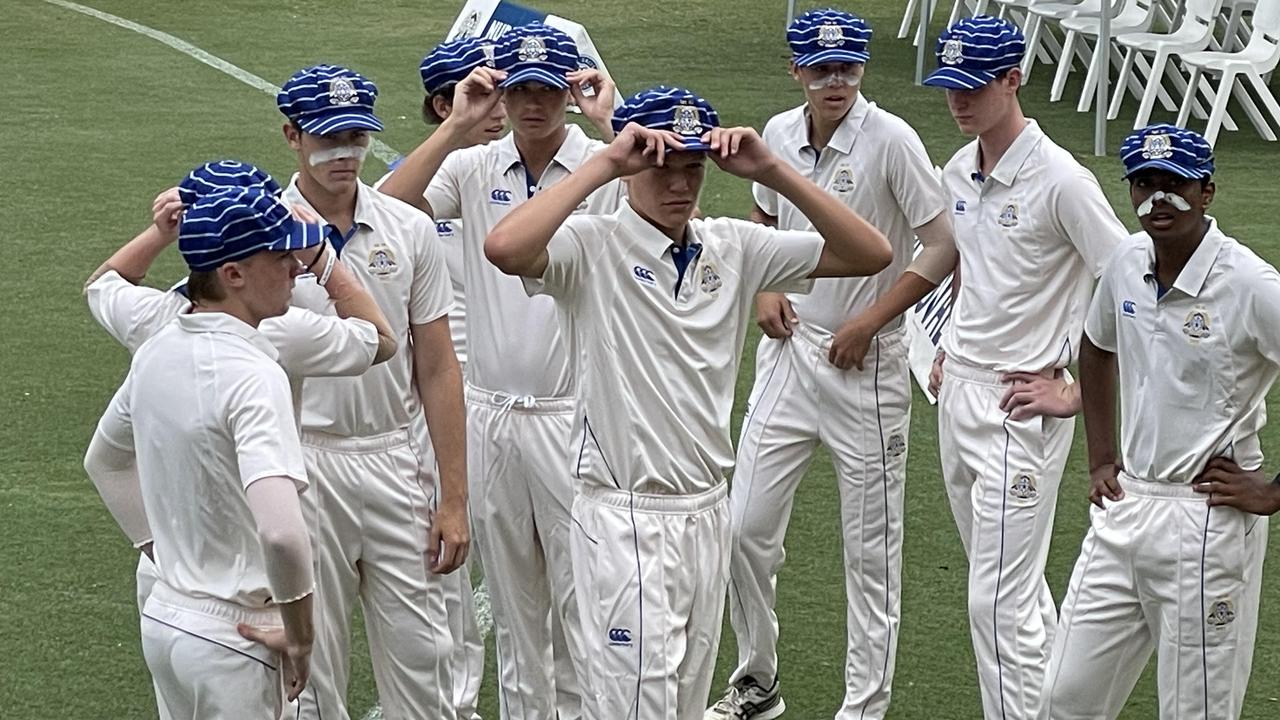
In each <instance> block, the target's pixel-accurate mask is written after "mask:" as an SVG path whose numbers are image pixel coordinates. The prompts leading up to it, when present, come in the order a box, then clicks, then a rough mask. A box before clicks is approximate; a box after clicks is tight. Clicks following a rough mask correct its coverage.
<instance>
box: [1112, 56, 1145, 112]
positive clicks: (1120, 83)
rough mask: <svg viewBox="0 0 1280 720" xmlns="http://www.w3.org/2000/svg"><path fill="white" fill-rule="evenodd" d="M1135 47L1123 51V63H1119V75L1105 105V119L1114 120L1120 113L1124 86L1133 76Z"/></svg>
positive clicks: (1124, 93)
mask: <svg viewBox="0 0 1280 720" xmlns="http://www.w3.org/2000/svg"><path fill="white" fill-rule="evenodd" d="M1137 52H1138V49H1137V48H1128V49H1127V50H1126V51H1125V53H1124V63H1123V64H1121V65H1120V77H1118V78H1116V86H1115V88H1114V89H1112V91H1111V102H1110V103H1109V104H1108V105H1107V119H1108V120H1115V119H1116V118H1117V117H1118V116H1119V115H1120V106H1121V105H1122V104H1124V96H1125V95H1126V94H1127V93H1126V92H1125V90H1126V86H1127V85H1128V84H1129V78H1130V77H1132V76H1133V56H1134V55H1136V54H1137Z"/></svg>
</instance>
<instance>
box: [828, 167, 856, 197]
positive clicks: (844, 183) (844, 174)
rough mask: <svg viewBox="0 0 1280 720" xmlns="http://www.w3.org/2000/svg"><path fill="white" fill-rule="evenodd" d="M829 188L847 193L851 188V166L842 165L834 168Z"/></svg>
mask: <svg viewBox="0 0 1280 720" xmlns="http://www.w3.org/2000/svg"><path fill="white" fill-rule="evenodd" d="M831 189H832V190H835V191H836V192H838V193H847V192H849V191H850V190H853V168H851V167H849V166H847V165H844V166H841V168H840V169H839V170H836V177H835V179H834V180H832V181H831Z"/></svg>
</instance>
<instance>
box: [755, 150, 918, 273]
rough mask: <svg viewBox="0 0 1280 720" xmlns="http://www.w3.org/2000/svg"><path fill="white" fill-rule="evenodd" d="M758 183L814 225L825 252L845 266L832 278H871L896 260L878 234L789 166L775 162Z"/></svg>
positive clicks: (887, 244) (844, 206)
mask: <svg viewBox="0 0 1280 720" xmlns="http://www.w3.org/2000/svg"><path fill="white" fill-rule="evenodd" d="M757 181H758V182H760V183H761V184H763V185H765V186H767V187H768V188H770V189H771V190H775V191H777V192H778V194H780V195H782V196H783V197H785V198H786V199H787V200H789V201H791V203H792V204H793V205H795V206H796V208H797V209H798V210H799V211H800V212H801V213H803V214H804V216H805V217H806V218H808V219H809V222H811V223H813V227H814V229H815V230H817V231H818V234H819V235H821V236H822V239H823V240H824V241H825V242H826V248H825V249H826V250H827V251H829V252H830V253H831V254H832V255H834V256H835V257H837V258H838V259H839V260H841V261H842V262H843V265H844V267H841V268H839V269H838V270H839V271H840V272H833V273H830V274H848V275H872V274H875V273H877V272H880V271H881V270H883V269H884V268H885V267H887V266H888V264H889V263H890V262H891V261H892V260H893V251H892V249H891V248H890V247H889V241H888V240H887V239H885V237H884V235H883V234H882V233H881V232H880V231H879V230H877V229H876V228H875V227H874V226H873V225H871V223H869V222H867V221H866V220H865V219H863V218H862V217H861V216H860V215H858V214H857V213H855V212H854V211H853V210H851V209H849V207H848V206H846V205H845V204H844V203H842V202H840V201H839V200H838V199H836V198H835V196H833V195H831V194H830V193H827V192H825V191H824V190H822V189H821V188H819V187H818V186H817V185H814V184H813V183H812V182H809V181H808V180H806V179H805V178H804V177H802V176H801V175H800V173H798V172H796V171H795V169H793V168H792V167H790V166H789V165H787V164H785V163H783V162H775V163H773V164H772V165H771V167H770V169H769V170H767V171H766V172H765V173H764V174H763V175H762V176H761V177H760V178H757ZM819 274H827V273H819Z"/></svg>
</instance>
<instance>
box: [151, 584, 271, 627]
mask: <svg viewBox="0 0 1280 720" xmlns="http://www.w3.org/2000/svg"><path fill="white" fill-rule="evenodd" d="M147 602H148V603H153V602H154V603H157V604H160V605H164V606H167V607H169V608H173V609H175V610H182V611H185V612H192V613H198V614H200V615H205V616H207V617H211V618H216V619H219V620H225V621H227V622H229V623H245V624H247V625H256V626H266V627H280V626H281V625H282V624H283V622H284V621H283V620H282V619H281V618H280V608H279V607H277V606H275V605H268V606H267V607H263V608H250V607H246V606H244V605H241V604H239V603H233V602H229V601H227V600H219V599H217V598H208V597H192V596H191V595H187V594H186V593H182V592H179V591H177V590H174V589H173V588H171V587H169V586H168V585H166V584H165V583H164V581H162V580H157V581H156V584H155V585H154V586H152V588H151V595H150V597H148V598H147Z"/></svg>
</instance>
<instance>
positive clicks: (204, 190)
mask: <svg viewBox="0 0 1280 720" xmlns="http://www.w3.org/2000/svg"><path fill="white" fill-rule="evenodd" d="M237 188H259V189H261V190H264V191H266V192H267V193H269V194H271V195H274V196H275V197H280V186H279V185H278V184H276V181H275V180H274V179H273V178H272V177H271V176H270V175H268V174H267V173H266V172H264V171H262V170H260V169H258V168H257V167H255V166H253V165H250V164H249V163H243V162H240V161H238V160H216V161H214V162H207V163H205V164H203V165H201V166H200V167H198V168H196V169H195V170H192V171H191V172H189V173H187V176H186V177H184V178H182V182H180V183H178V196H179V197H180V198H182V204H183V205H192V204H194V203H195V201H197V200H199V199H200V198H202V197H205V196H206V195H211V194H213V193H215V192H226V191H227V190H235V189H237Z"/></svg>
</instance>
